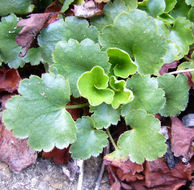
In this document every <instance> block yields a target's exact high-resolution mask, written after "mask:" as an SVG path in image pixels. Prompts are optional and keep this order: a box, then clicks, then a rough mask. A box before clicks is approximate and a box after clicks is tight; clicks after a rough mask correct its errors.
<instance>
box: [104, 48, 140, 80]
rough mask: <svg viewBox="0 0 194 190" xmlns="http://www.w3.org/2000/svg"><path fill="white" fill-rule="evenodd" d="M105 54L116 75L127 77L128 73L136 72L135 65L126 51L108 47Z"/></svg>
mask: <svg viewBox="0 0 194 190" xmlns="http://www.w3.org/2000/svg"><path fill="white" fill-rule="evenodd" d="M107 54H108V56H109V62H110V63H111V64H112V67H113V71H114V74H115V75H116V76H118V77H121V78H127V77H128V76H129V75H133V74H135V73H136V71H137V66H136V65H135V64H134V62H133V61H132V60H131V58H130V56H129V54H128V53H127V52H125V51H123V50H121V49H118V48H109V49H108V50H107Z"/></svg>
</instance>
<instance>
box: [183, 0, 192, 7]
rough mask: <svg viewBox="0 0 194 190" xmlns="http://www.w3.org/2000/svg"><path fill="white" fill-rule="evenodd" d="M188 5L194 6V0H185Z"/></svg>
mask: <svg viewBox="0 0 194 190" xmlns="http://www.w3.org/2000/svg"><path fill="white" fill-rule="evenodd" d="M185 2H186V4H187V5H191V6H194V1H193V0H185Z"/></svg>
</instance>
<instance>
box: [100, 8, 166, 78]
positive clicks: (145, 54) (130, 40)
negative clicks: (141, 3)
mask: <svg viewBox="0 0 194 190" xmlns="http://www.w3.org/2000/svg"><path fill="white" fill-rule="evenodd" d="M99 41H100V43H101V45H102V46H103V47H104V48H115V47H117V48H120V49H122V50H124V51H126V52H128V53H129V54H130V56H131V57H132V58H133V57H134V59H135V63H136V65H138V71H139V72H140V73H142V74H153V73H156V72H158V70H159V69H160V67H161V66H162V62H163V60H162V57H163V56H164V55H165V53H166V42H165V40H164V39H163V38H162V37H160V36H159V35H158V33H157V27H156V23H155V22H154V20H153V19H152V18H151V17H149V16H148V15H147V14H146V13H145V12H144V11H140V10H133V11H130V12H129V13H121V14H120V15H119V16H118V17H117V18H116V19H115V21H114V24H113V25H109V26H106V27H105V28H104V30H103V31H102V33H101V35H100V37H99Z"/></svg>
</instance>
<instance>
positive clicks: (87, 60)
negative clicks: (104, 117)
mask: <svg viewBox="0 0 194 190" xmlns="http://www.w3.org/2000/svg"><path fill="white" fill-rule="evenodd" d="M53 61H54V62H55V64H54V65H52V66H51V68H50V71H52V72H54V73H57V74H61V75H63V76H64V77H65V78H66V79H68V80H69V83H70V87H71V90H72V93H73V95H74V96H75V97H79V95H80V94H79V91H78V89H77V80H78V78H79V77H80V76H81V75H82V74H83V73H84V72H86V71H90V70H91V69H92V68H93V67H94V66H96V65H99V66H101V67H102V68H103V69H104V70H105V72H106V73H108V72H109V69H110V64H109V63H108V56H107V55H106V53H105V52H103V51H101V50H100V47H99V45H98V44H95V43H94V42H93V41H92V40H90V39H85V40H83V41H82V42H81V43H78V42H77V41H75V40H72V39H70V40H69V41H68V42H65V41H61V42H59V43H58V44H57V45H56V49H55V50H54V51H53Z"/></svg>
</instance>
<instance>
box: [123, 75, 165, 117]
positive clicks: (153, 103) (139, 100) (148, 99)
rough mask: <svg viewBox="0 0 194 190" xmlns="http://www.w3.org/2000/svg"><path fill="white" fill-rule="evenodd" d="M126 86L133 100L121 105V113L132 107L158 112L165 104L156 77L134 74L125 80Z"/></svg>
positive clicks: (132, 108)
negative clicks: (131, 93)
mask: <svg viewBox="0 0 194 190" xmlns="http://www.w3.org/2000/svg"><path fill="white" fill-rule="evenodd" d="M126 87H127V88H128V89H130V90H131V91H132V92H133V95H134V100H133V101H132V102H130V103H129V104H127V105H123V106H122V115H126V114H127V113H128V112H130V110H134V109H135V110H136V109H144V110H146V111H147V112H148V113H152V114H154V113H158V112H159V111H160V110H161V108H162V107H163V106H164V104H165V97H164V95H165V94H164V91H163V90H162V89H160V88H159V86H158V81H157V79H156V78H152V77H150V76H141V75H139V74H138V75H134V76H133V77H132V78H130V79H128V80H127V82H126Z"/></svg>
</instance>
